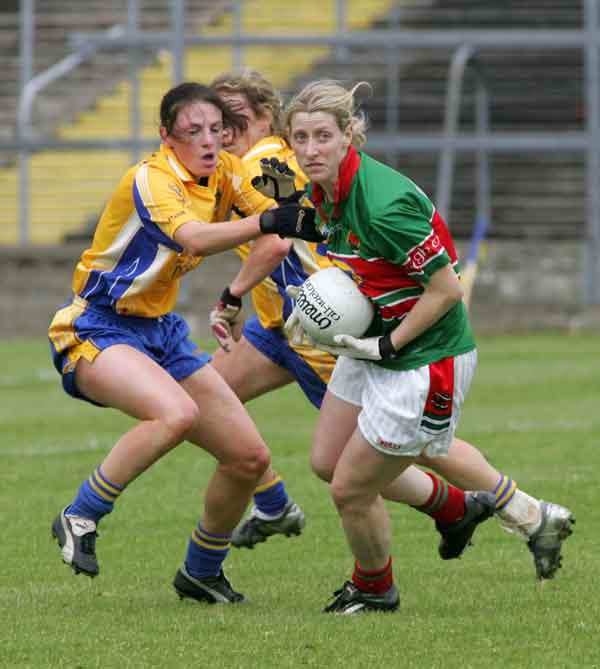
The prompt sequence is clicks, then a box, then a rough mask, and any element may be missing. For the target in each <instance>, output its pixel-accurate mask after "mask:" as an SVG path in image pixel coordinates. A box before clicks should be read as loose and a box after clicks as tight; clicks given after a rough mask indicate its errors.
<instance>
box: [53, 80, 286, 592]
mask: <svg viewBox="0 0 600 669" xmlns="http://www.w3.org/2000/svg"><path fill="white" fill-rule="evenodd" d="M224 124H225V125H227V126H229V125H230V126H232V127H236V128H237V129H238V130H242V129H243V128H244V124H245V121H244V119H243V118H242V117H240V116H238V115H236V114H234V113H232V112H231V111H230V110H229V108H228V107H227V106H226V105H225V104H224V103H223V102H222V100H221V99H220V98H219V97H218V96H217V95H216V94H215V92H214V91H213V90H212V89H210V88H208V87H206V86H203V85H201V84H197V83H184V84H181V85H179V86H176V87H175V88H173V89H171V90H170V91H168V92H167V93H166V94H165V95H164V97H163V99H162V103H161V107H160V138H161V140H162V143H161V146H160V149H159V151H157V152H156V153H153V154H151V155H149V156H148V157H146V158H145V159H144V160H142V161H141V162H139V163H138V164H137V165H135V166H133V167H132V168H131V169H129V170H128V171H127V173H126V174H125V175H124V177H123V178H122V179H121V181H120V183H119V185H118V187H117V189H116V190H115V192H114V194H113V195H112V197H111V199H110V201H109V202H108V204H107V206H106V208H105V209H104V212H103V214H102V216H101V218H100V221H99V223H98V226H97V228H96V231H95V235H94V239H93V242H92V245H91V247H90V248H89V249H87V250H86V251H85V252H84V253H83V254H82V256H81V258H80V260H79V262H78V263H77V266H76V269H75V273H74V277H73V284H72V293H73V296H72V298H71V300H70V301H69V302H68V303H67V304H66V305H64V306H63V307H62V308H60V309H59V310H58V311H57V313H56V314H55V316H54V319H53V320H52V323H51V325H50V329H49V338H50V343H51V349H52V353H53V358H54V363H55V366H56V368H57V370H58V371H59V373H60V374H61V376H62V382H63V386H64V388H65V390H66V392H67V393H68V394H70V395H72V396H73V397H77V398H80V399H83V400H86V401H89V402H92V403H94V404H96V405H99V406H106V407H113V408H115V409H118V410H120V411H122V412H123V413H125V414H127V415H129V416H131V417H133V418H135V419H137V421H138V422H137V424H136V425H135V426H134V427H133V428H132V429H130V430H129V431H128V432H126V433H125V434H124V435H123V436H122V437H121V438H120V439H119V440H118V441H117V442H116V444H115V445H114V446H113V448H112V450H111V451H110V453H109V454H108V455H107V457H106V458H105V459H104V461H103V462H102V463H101V464H100V465H99V466H98V467H97V469H96V470H95V471H94V472H93V473H92V474H91V476H90V477H89V479H88V480H86V481H84V482H83V484H82V485H81V487H80V488H79V491H78V493H77V494H76V495H75V497H74V499H73V501H72V502H71V503H70V504H68V505H67V506H66V507H65V508H64V509H63V510H62V511H61V512H60V513H59V514H58V515H57V517H56V519H55V520H54V523H53V525H52V532H53V534H54V536H55V538H56V539H57V541H58V544H59V547H60V550H61V554H62V558H63V560H64V562H65V563H67V564H69V565H70V566H71V567H72V568H73V570H74V571H75V572H76V573H83V574H87V575H88V576H95V575H97V574H98V572H99V566H98V561H97V559H96V550H95V544H96V536H97V533H96V528H97V526H98V524H99V523H100V521H101V519H102V518H103V517H104V516H105V515H106V514H108V513H110V512H111V511H112V509H113V505H114V503H115V502H116V500H117V498H118V497H119V496H120V495H121V493H122V492H123V491H124V490H125V488H126V486H127V485H128V484H129V483H131V482H132V481H133V480H134V479H135V478H136V477H137V476H139V475H140V474H142V473H143V472H144V471H145V470H146V469H147V468H148V467H150V466H151V465H152V464H153V463H154V462H155V461H156V460H158V459H159V458H161V457H162V456H163V455H165V454H166V453H167V452H169V451H170V450H171V449H172V448H174V447H175V446H177V445H178V444H180V443H181V442H182V441H184V440H187V441H190V442H191V443H193V444H195V445H198V446H200V447H201V448H203V449H204V450H206V451H207V452H208V453H210V454H211V455H212V456H213V457H214V458H215V460H216V461H217V465H216V469H215V471H214V473H213V475H212V477H211V479H210V481H209V483H208V486H207V489H206V493H205V499H204V512H203V515H202V517H201V519H200V520H199V522H198V525H197V527H196V528H195V529H194V531H193V532H192V535H191V538H190V540H189V544H188V550H187V554H186V557H185V560H184V563H183V565H182V566H181V567H180V568H179V569H178V570H177V572H176V576H175V581H174V584H173V585H174V587H175V589H176V591H177V592H178V594H179V595H180V596H181V597H191V598H194V599H197V600H200V601H207V602H209V603H214V602H220V603H235V602H239V601H241V600H243V596H242V595H241V594H240V593H238V592H236V591H235V590H234V589H233V588H232V587H231V585H230V584H229V582H228V580H227V579H226V578H225V576H224V575H223V569H222V563H223V560H224V559H225V557H226V555H227V553H228V551H229V548H230V537H231V532H232V530H233V529H234V528H235V527H236V525H237V524H238V523H239V521H240V519H241V518H242V516H243V514H244V511H245V509H246V507H247V505H248V502H249V501H250V499H251V497H252V494H253V492H254V490H255V488H256V486H257V484H258V481H259V479H260V477H261V475H262V474H263V472H264V471H265V469H266V468H267V466H268V465H269V461H270V453H269V450H268V448H267V446H266V444H265V443H264V442H263V440H262V438H261V437H260V435H259V433H258V431H257V429H256V427H255V425H254V423H253V422H252V420H251V419H250V417H249V415H248V414H247V412H246V410H245V409H244V407H243V406H242V404H241V403H240V401H239V400H238V398H237V397H236V395H235V394H234V393H233V392H232V390H231V389H230V387H229V386H228V385H227V384H226V383H225V382H224V381H223V379H222V377H221V376H220V375H219V374H218V373H217V372H216V371H215V370H214V369H213V368H212V367H211V366H210V365H209V364H207V363H208V362H209V361H210V357H209V356H208V355H207V354H206V353H203V352H202V351H199V350H198V349H197V347H196V345H195V344H194V343H193V342H192V341H190V339H189V338H188V334H189V328H188V326H187V324H186V322H185V321H184V319H183V318H182V317H181V316H179V315H178V314H176V313H174V312H173V309H174V306H175V303H176V298H177V292H178V288H179V280H180V278H181V276H182V275H183V274H184V273H185V272H187V271H189V270H191V269H193V268H195V267H196V266H197V265H198V264H199V263H200V261H201V258H202V256H206V255H211V254H214V253H219V252H220V251H223V250H225V249H229V248H232V247H235V246H236V245H238V244H240V243H243V242H246V241H248V240H250V239H256V238H258V237H261V228H260V217H259V214H260V213H261V212H264V211H266V210H268V209H270V208H272V207H274V206H275V203H274V202H273V200H271V199H268V198H266V197H264V196H263V195H261V194H260V193H259V192H258V191H256V190H255V189H254V188H253V187H252V185H251V181H250V178H249V175H248V174H247V173H246V171H245V170H244V168H243V166H242V164H241V163H240V161H239V159H238V158H236V157H235V156H232V155H231V154H229V153H226V152H224V151H221V144H222V137H223V127H224ZM231 208H235V209H236V211H239V212H241V215H242V216H243V218H242V219H241V220H239V221H233V222H232V221H226V220H225V219H220V218H218V215H219V212H220V211H222V210H226V211H229V210H230V209H231ZM219 221H222V222H219ZM261 243H265V244H267V245H268V246H269V248H271V246H272V245H273V244H274V243H275V244H277V243H280V244H283V243H284V242H282V240H281V239H280V238H279V237H278V236H277V235H272V234H269V235H265V236H264V237H261V240H260V241H257V244H256V246H257V249H260V245H261ZM265 262H266V264H265V266H264V271H263V275H262V276H266V275H268V273H269V272H270V271H271V270H272V266H273V260H272V258H271V257H268V258H267V259H266V261H265Z"/></svg>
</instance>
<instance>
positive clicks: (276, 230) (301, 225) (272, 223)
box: [260, 204, 327, 242]
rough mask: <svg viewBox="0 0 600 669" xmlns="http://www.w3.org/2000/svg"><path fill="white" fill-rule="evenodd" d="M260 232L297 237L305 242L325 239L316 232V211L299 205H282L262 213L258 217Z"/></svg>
mask: <svg viewBox="0 0 600 669" xmlns="http://www.w3.org/2000/svg"><path fill="white" fill-rule="evenodd" d="M260 230H261V232H262V233H263V234H265V235H268V234H277V235H279V236H280V237H297V238H298V239H304V240H305V241H307V242H324V241H325V240H326V239H327V237H326V236H325V235H324V234H322V233H321V232H320V231H319V230H317V225H316V211H315V210H314V209H313V208H312V207H301V206H300V205H299V204H282V205H281V206H279V207H277V208H276V209H269V210H268V211H263V213H262V214H261V215H260Z"/></svg>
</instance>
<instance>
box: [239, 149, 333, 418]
mask: <svg viewBox="0 0 600 669" xmlns="http://www.w3.org/2000/svg"><path fill="white" fill-rule="evenodd" d="M272 157H276V158H278V159H279V160H280V161H285V162H286V163H287V164H288V165H289V166H290V168H291V169H292V170H294V172H295V173H296V188H297V189H298V190H302V189H303V188H304V187H305V185H306V183H307V179H306V177H305V176H304V174H303V173H302V171H301V170H300V167H299V165H298V163H297V162H296V158H295V156H294V153H293V151H292V150H291V148H290V147H289V146H288V145H287V143H286V142H285V140H284V139H282V138H281V137H265V138H264V139H262V140H261V141H260V142H258V143H256V144H255V145H254V146H253V147H252V148H251V149H250V150H249V151H248V152H247V153H246V154H245V155H244V156H243V157H242V163H243V165H244V167H245V168H246V170H247V171H248V172H249V173H250V174H251V175H252V176H257V175H260V174H261V168H260V161H261V160H262V159H263V158H272ZM235 213H236V212H235V211H234V212H233V214H234V215H235ZM238 215H239V214H238ZM321 246H322V245H321ZM250 249H251V244H242V245H240V246H239V247H238V248H237V249H236V252H237V254H238V255H239V256H240V258H241V259H242V261H243V262H245V261H246V259H247V258H248V255H249V253H250ZM319 251H321V252H320V253H319V252H318V250H317V245H316V244H314V243H309V242H305V241H303V240H301V239H294V240H292V247H291V249H290V251H289V253H288V255H287V256H286V258H285V259H284V260H283V261H282V262H281V263H280V264H279V266H278V267H277V268H276V269H275V270H274V271H273V272H272V273H271V275H270V276H268V277H267V278H266V279H264V280H263V281H262V282H261V283H260V284H259V285H258V286H256V287H255V288H254V289H253V290H252V293H251V295H252V303H253V305H254V310H255V312H256V315H255V316H253V317H252V318H250V319H249V320H248V321H246V323H245V325H244V330H243V334H244V337H245V339H246V340H247V341H248V342H249V343H250V344H251V345H252V346H253V347H254V348H255V349H256V350H257V351H260V352H261V353H262V354H263V355H264V356H265V357H267V358H268V359H269V360H271V361H272V362H273V363H275V364H276V365H278V366H280V367H283V368H284V369H286V370H287V371H288V372H289V373H290V374H291V375H292V377H293V378H294V379H295V380H296V381H297V383H298V385H299V386H300V388H301V389H302V391H303V393H304V394H305V395H306V397H307V398H308V400H309V401H310V402H311V403H312V404H313V405H314V406H315V407H316V408H317V409H318V408H320V406H321V403H322V401H323V397H324V395H325V391H326V390H327V383H328V382H329V379H330V377H331V374H332V372H333V368H334V367H335V361H336V360H335V358H334V356H332V355H331V354H330V353H327V352H325V351H321V350H320V349H317V348H313V347H311V346H306V345H305V344H295V343H294V342H292V341H290V340H289V339H288V338H287V336H286V334H285V332H284V331H283V329H282V328H283V324H284V323H285V320H286V319H287V318H288V316H289V315H290V314H291V312H292V309H293V307H294V303H293V301H292V300H291V298H290V297H289V296H288V295H287V293H286V292H285V289H286V287H287V286H290V285H293V286H299V285H301V284H302V283H304V281H305V280H306V279H307V278H308V277H309V276H310V275H311V274H313V273H314V272H316V271H317V270H319V269H322V268H324V267H329V266H330V264H331V262H330V260H329V259H328V258H327V256H326V254H325V253H324V252H323V251H322V250H321V249H319Z"/></svg>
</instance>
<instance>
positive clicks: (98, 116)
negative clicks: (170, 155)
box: [0, 0, 584, 243]
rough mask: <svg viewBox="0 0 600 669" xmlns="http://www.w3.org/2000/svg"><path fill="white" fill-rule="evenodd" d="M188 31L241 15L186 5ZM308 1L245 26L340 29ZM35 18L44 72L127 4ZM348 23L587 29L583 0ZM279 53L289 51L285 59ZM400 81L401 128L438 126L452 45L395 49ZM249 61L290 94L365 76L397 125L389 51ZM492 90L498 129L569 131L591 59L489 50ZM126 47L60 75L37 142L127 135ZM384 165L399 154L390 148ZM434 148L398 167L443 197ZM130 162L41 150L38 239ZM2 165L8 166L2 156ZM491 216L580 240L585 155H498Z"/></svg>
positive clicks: (537, 233) (203, 65)
mask: <svg viewBox="0 0 600 669" xmlns="http://www.w3.org/2000/svg"><path fill="white" fill-rule="evenodd" d="M186 4H187V16H186V18H187V19H188V21H187V29H188V30H190V31H196V32H198V31H200V30H201V29H202V30H204V31H205V33H206V34H218V33H228V32H229V31H230V30H231V20H232V19H231V15H230V13H228V12H227V9H228V4H227V3H226V2H214V1H211V0H188V2H187V3H186ZM316 4H317V3H311V2H305V3H302V4H301V5H298V6H294V7H292V6H291V5H289V4H284V5H281V3H277V2H275V1H274V0H252V1H249V2H246V3H244V13H243V17H242V18H243V28H244V30H245V31H247V32H252V33H259V34H269V33H271V34H274V33H279V34H281V33H282V32H285V31H286V30H287V31H289V32H290V33H292V32H294V31H295V32H300V33H302V32H307V30H309V31H311V32H313V33H315V34H319V33H321V34H325V33H332V32H333V30H334V27H335V7H334V5H335V3H329V4H328V5H326V4H324V3H320V4H321V6H322V7H321V11H319V12H317V11H315V5H316ZM36 5H37V13H36V43H35V55H36V60H35V71H36V72H38V71H40V70H41V69H42V68H45V67H48V66H49V65H50V64H51V63H53V62H56V61H57V60H59V59H60V58H62V57H63V56H64V55H66V54H67V53H68V50H69V44H70V40H71V38H72V36H73V35H74V34H80V35H81V34H84V33H86V32H89V31H92V30H94V31H97V30H103V29H106V28H108V27H110V26H112V25H115V24H125V23H126V21H127V16H126V3H125V2H122V0H90V2H87V3H86V8H85V11H83V12H82V11H80V7H81V5H80V3H78V2H77V0H38V2H37V3H36ZM168 5H169V3H168V0H140V19H141V27H142V28H143V29H148V30H166V29H168V27H169V20H170V19H169V6H168ZM7 8H8V9H10V4H7V5H6V6H4V5H3V11H2V12H0V27H1V29H0V50H1V51H0V53H2V55H3V62H4V63H6V66H5V70H6V71H5V76H4V78H3V82H2V84H1V85H0V110H2V111H1V112H0V121H2V123H0V129H1V132H2V133H3V136H5V137H6V136H8V133H12V132H13V131H14V125H15V110H16V103H17V94H18V86H19V82H18V77H19V66H18V13H17V11H15V9H14V7H13V11H6V10H7ZM346 19H347V22H348V25H349V26H350V28H351V29H354V30H361V29H364V28H367V27H372V28H375V29H376V28H390V27H402V28H406V29H449V28H459V27H462V28H475V29H477V28H479V29H485V28H499V27H518V28H576V27H580V26H581V22H582V7H581V1H580V0H578V1H576V2H572V1H570V0H551V1H547V0H532V2H529V3H526V5H524V4H523V3H521V2H519V1H518V0H507V1H506V2H504V3H501V4H499V3H495V2H493V0H485V1H483V0H482V1H478V2H474V1H473V0H443V1H442V0H403V2H395V3H393V2H392V3H390V2H385V1H377V2H375V1H374V0H371V1H370V2H367V3H364V2H363V3H358V2H352V1H351V2H349V3H348V16H347V17H346ZM279 52H281V56H280V57H275V58H274V54H275V56H278V54H279ZM395 56H396V58H395V62H394V68H395V70H394V76H395V77H397V84H396V85H397V86H398V90H399V97H398V100H397V106H396V110H395V113H396V115H397V118H398V124H399V125H398V127H399V129H401V130H402V132H411V131H412V132H418V133H422V132H432V131H435V132H438V131H440V130H441V127H442V121H443V119H442V115H443V101H444V95H445V85H446V79H447V74H448V63H449V60H450V56H451V54H450V52H449V51H446V50H431V51H427V50H415V49H403V50H402V51H399V50H397V53H396V54H395ZM244 59H245V62H247V63H248V64H251V65H252V66H254V67H256V68H258V69H261V70H262V71H264V72H265V73H266V74H267V75H268V76H270V78H271V79H272V80H273V81H274V82H275V83H276V84H277V85H278V86H279V87H281V88H282V89H284V90H286V89H290V88H294V87H296V86H297V85H300V84H302V83H304V82H305V81H307V80H309V79H314V78H319V77H334V78H339V79H343V80H348V73H349V72H350V73H351V77H352V80H353V81H357V80H360V79H366V80H368V81H370V82H371V83H372V84H373V86H374V93H373V95H372V97H370V98H368V99H366V100H365V102H364V108H365V110H366V111H367V113H368V115H369V118H370V122H371V126H372V128H373V129H374V130H378V129H383V128H385V127H386V126H388V125H389V123H388V119H387V116H386V114H387V107H386V105H387V103H386V100H387V94H388V90H387V86H388V65H387V60H386V54H385V53H383V52H382V50H381V49H374V48H372V47H367V46H365V47H352V49H341V50H326V49H324V48H309V49H294V50H291V49H289V48H285V47H249V48H247V49H246V50H245V53H244ZM478 59H479V61H480V62H481V63H482V64H483V66H484V68H485V73H486V80H487V81H488V84H489V90H490V94H491V130H492V131H495V130H497V131H527V130H532V131H549V130H550V131H551V130H556V131H564V130H579V129H581V128H582V126H583V117H582V116H583V114H582V109H583V101H582V77H583V72H582V57H581V53H580V52H579V51H577V50H572V51H565V50H560V51H557V52H555V53H553V52H551V51H548V50H540V51H537V50H536V51H520V52H519V51H514V50H510V49H505V50H502V49H495V50H485V49H484V50H481V52H480V54H479V55H478ZM140 61H141V62H142V63H143V64H144V67H143V69H142V70H141V72H140V82H141V91H142V99H141V105H140V106H141V111H142V134H143V136H144V137H146V138H155V137H156V130H157V121H156V107H157V101H158V100H159V99H160V95H161V94H162V93H163V92H164V91H165V90H166V89H167V88H168V87H169V86H170V84H171V60H170V54H169V53H167V52H165V51H160V50H156V49H147V50H146V51H145V52H143V53H141V54H140ZM231 66H232V58H231V52H230V49H229V48H228V47H210V48H208V47H206V48H203V47H193V48H189V49H188V50H187V52H186V62H185V73H186V76H187V77H189V78H195V79H198V80H208V79H210V78H211V77H212V76H213V75H214V74H215V73H217V72H219V71H222V70H224V69H228V68H230V67H231ZM127 72H128V53H127V52H123V51H122V52H116V53H113V52H110V53H109V52H103V53H100V54H98V55H97V56H95V57H94V58H93V60H91V61H90V62H89V63H88V64H86V65H85V66H83V67H80V68H78V69H77V70H76V71H75V72H73V73H72V75H70V76H68V77H66V78H64V79H61V80H60V81H59V82H57V83H56V84H54V85H53V86H52V87H51V88H49V89H48V92H47V93H44V94H43V95H41V96H40V98H39V100H38V101H37V104H36V105H35V110H34V111H35V114H34V117H33V126H34V130H35V132H36V134H37V135H38V136H39V137H44V136H51V135H56V136H58V137H62V138H64V139H79V138H82V139H85V138H88V139H89V138H103V137H104V138H119V137H121V138H125V137H126V136H127V133H128V128H129V85H128V82H127ZM472 122H473V104H472V85H471V81H470V78H469V76H467V78H466V81H465V87H464V93H463V102H462V107H461V130H465V131H466V130H469V129H471V128H472ZM381 157H382V158H385V159H387V160H389V159H390V156H389V155H386V156H381ZM437 160H438V156H437V155H436V154H433V153H423V152H413V153H411V152H404V153H402V155H400V156H397V157H396V164H397V166H398V167H399V169H401V170H402V171H403V172H405V173H406V174H408V175H409V176H411V177H413V178H414V179H415V181H416V182H417V183H419V184H421V185H423V187H424V188H425V189H426V190H427V191H428V192H429V193H430V194H432V195H433V196H435V178H436V163H437ZM129 162H130V155H129V153H128V152H126V151H109V152H106V151H104V152H101V151H93V152H92V151H88V152H85V153H84V152H75V151H69V152H66V153H65V152H62V153H60V154H59V153H57V152H44V153H42V154H38V155H36V156H34V157H33V159H32V165H31V173H32V192H33V193H34V197H33V200H32V203H31V212H32V222H31V231H32V241H34V242H37V243H55V242H58V241H60V240H61V239H62V238H64V237H65V235H66V236H69V235H73V234H74V233H75V234H76V235H77V234H79V232H78V231H81V230H83V231H84V234H87V233H85V230H86V228H89V227H90V225H92V224H93V222H94V221H95V220H96V218H97V215H98V212H99V211H100V209H101V207H102V204H103V202H104V200H105V198H106V197H107V196H108V194H109V193H110V191H111V189H112V187H113V186H114V183H115V180H116V179H117V178H118V175H119V173H120V172H121V171H122V170H123V169H124V168H125V166H126V165H127V164H128V163H129ZM0 164H1V163H0ZM4 165H6V166H7V167H5V169H0V196H1V197H2V198H3V200H4V201H5V202H7V206H6V207H5V208H4V212H3V219H4V220H3V221H2V223H3V224H2V225H0V242H5V243H6V242H14V241H15V240H16V234H17V229H18V226H17V224H16V220H17V214H18V211H17V206H18V205H17V196H16V192H17V168H16V165H15V162H14V159H13V157H12V156H6V155H5V156H4ZM491 170H492V183H493V191H492V224H491V228H490V230H489V235H490V236H492V237H496V238H517V239H518V238H537V237H540V238H553V239H579V238H581V237H582V234H583V229H584V209H583V208H584V199H583V184H584V178H583V156H582V155H581V153H579V152H572V153H564V152H563V153H560V152H556V153H549V152H544V153H541V154H535V153H531V152H523V153H519V152H513V153H497V154H495V155H494V156H493V159H492V162H491ZM473 184H474V157H473V155H472V154H468V153H459V154H458V155H457V161H456V172H455V183H454V186H453V199H452V210H451V215H450V221H451V226H452V229H453V232H454V234H455V236H457V237H459V238H460V237H468V236H469V234H470V230H471V227H472V222H473V204H474V198H475V194H474V185H473Z"/></svg>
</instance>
